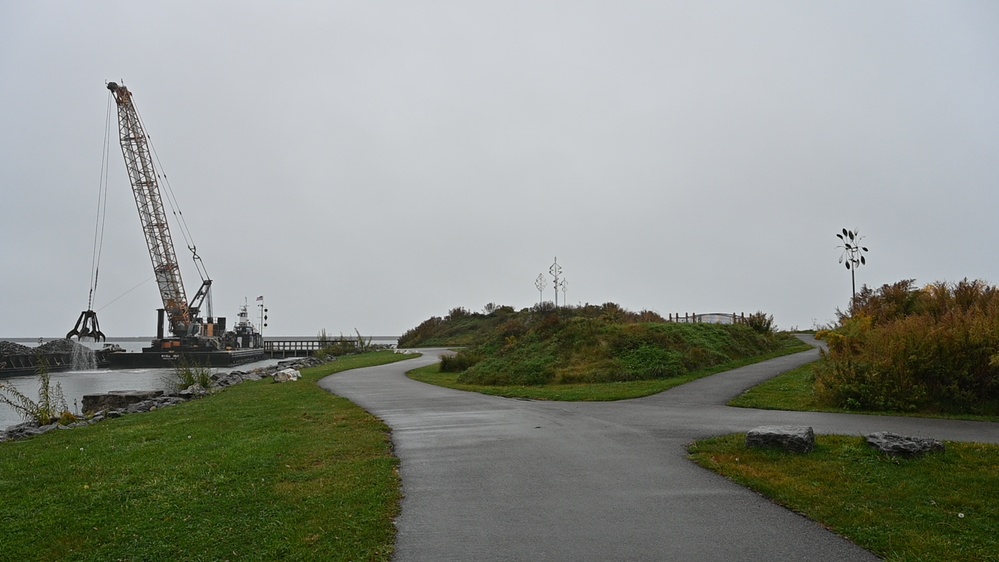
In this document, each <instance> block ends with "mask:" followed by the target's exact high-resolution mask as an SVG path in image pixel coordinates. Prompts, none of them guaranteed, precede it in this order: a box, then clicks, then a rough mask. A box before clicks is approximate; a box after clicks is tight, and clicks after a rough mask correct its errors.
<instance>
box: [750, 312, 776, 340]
mask: <svg viewBox="0 0 999 562" xmlns="http://www.w3.org/2000/svg"><path fill="white" fill-rule="evenodd" d="M746 325H747V326H749V327H750V328H752V329H753V331H755V332H758V333H761V334H766V335H770V334H773V333H774V317H773V315H772V314H766V313H765V312H762V311H760V312H754V313H753V314H750V315H749V316H747V317H746Z"/></svg>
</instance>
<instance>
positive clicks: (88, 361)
mask: <svg viewBox="0 0 999 562" xmlns="http://www.w3.org/2000/svg"><path fill="white" fill-rule="evenodd" d="M71 368H72V369H73V370H74V371H95V370H97V353H96V352H95V351H94V350H93V349H90V348H89V347H87V346H85V345H80V344H77V345H74V346H73V362H72V367H71Z"/></svg>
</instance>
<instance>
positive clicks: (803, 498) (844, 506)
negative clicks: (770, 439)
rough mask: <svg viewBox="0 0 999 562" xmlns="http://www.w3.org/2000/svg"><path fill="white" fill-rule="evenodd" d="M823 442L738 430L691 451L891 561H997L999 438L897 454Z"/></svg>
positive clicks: (849, 442)
mask: <svg viewBox="0 0 999 562" xmlns="http://www.w3.org/2000/svg"><path fill="white" fill-rule="evenodd" d="M817 443H818V447H817V450H816V451H815V452H813V453H810V454H808V455H797V454H791V453H784V452H777V451H768V450H759V449H747V448H746V446H745V434H737V435H729V436H725V437H720V438H715V439H709V440H706V441H701V442H698V443H695V444H693V445H692V446H691V447H690V457H691V459H693V460H694V462H696V463H698V464H699V465H701V466H703V467H705V468H708V469H711V470H713V471H715V472H718V473H720V474H722V475H724V476H726V477H728V478H730V479H732V480H734V481H735V482H738V483H740V484H742V485H745V486H748V487H750V488H752V489H754V490H757V491H758V492H760V493H762V494H764V495H765V496H767V497H769V498H771V499H773V500H774V501H776V502H777V503H779V504H780V505H783V506H785V507H787V508H789V509H791V510H794V511H797V512H799V513H802V514H804V515H805V516H807V517H809V518H811V519H814V520H816V521H819V522H821V523H822V524H823V525H825V526H827V527H829V528H830V529H832V530H833V531H835V532H836V533H839V534H841V535H843V536H844V537H846V538H848V539H849V540H851V541H853V542H854V543H856V544H858V545H859V546H861V547H863V548H865V549H867V550H870V551H871V552H873V553H874V554H876V555H878V556H880V557H882V558H885V559H887V560H920V561H937V560H939V561H950V560H982V561H985V560H992V561H995V560H999V554H997V553H999V447H997V446H993V445H981V444H972V443H947V450H946V452H945V453H939V454H931V455H927V456H925V457H923V458H919V459H913V460H900V459H892V458H889V457H886V456H884V455H881V454H879V453H877V452H876V451H874V450H873V449H871V448H870V447H868V446H867V445H866V444H865V443H863V441H862V438H859V437H837V436H820V437H818V438H817Z"/></svg>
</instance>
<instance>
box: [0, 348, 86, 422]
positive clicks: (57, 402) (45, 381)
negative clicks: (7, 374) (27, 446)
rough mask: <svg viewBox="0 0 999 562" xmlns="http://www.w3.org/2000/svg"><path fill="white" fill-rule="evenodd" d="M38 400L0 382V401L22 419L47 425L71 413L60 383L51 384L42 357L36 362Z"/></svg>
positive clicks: (10, 385)
mask: <svg viewBox="0 0 999 562" xmlns="http://www.w3.org/2000/svg"><path fill="white" fill-rule="evenodd" d="M38 383H39V384H38V402H35V401H34V400H32V399H31V398H28V397H27V396H25V395H24V394H23V393H22V392H21V391H19V390H18V389H16V388H14V385H12V384H9V383H0V402H3V403H4V404H6V405H8V406H10V408H11V409H13V410H14V411H15V412H17V414H18V415H19V416H21V419H23V420H24V421H30V422H34V423H37V424H38V425H49V424H51V423H52V422H54V421H58V420H60V417H61V416H64V415H65V414H69V415H70V416H72V414H71V413H70V411H69V406H68V405H67V404H66V398H65V397H64V396H63V393H62V385H60V384H59V383H55V386H53V385H52V378H51V376H50V375H49V370H48V367H47V366H46V364H45V360H44V359H39V362H38Z"/></svg>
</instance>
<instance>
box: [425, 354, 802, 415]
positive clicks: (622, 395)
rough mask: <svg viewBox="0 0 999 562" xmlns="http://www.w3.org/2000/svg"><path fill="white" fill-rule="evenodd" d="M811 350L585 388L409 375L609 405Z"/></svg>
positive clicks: (482, 389) (430, 372)
mask: <svg viewBox="0 0 999 562" xmlns="http://www.w3.org/2000/svg"><path fill="white" fill-rule="evenodd" d="M808 349H811V347H810V346H809V345H808V344H805V343H802V342H798V343H797V344H794V345H789V346H788V347H785V348H784V349H781V350H780V351H776V352H773V353H769V354H767V355H762V356H758V357H752V358H748V359H741V360H738V361H731V362H728V363H725V364H724V365H716V366H714V367H710V368H707V369H701V370H698V371H694V372H691V373H687V374H685V375H680V376H676V377H670V378H662V379H650V380H637V381H623V382H605V383H584V384H544V385H485V384H468V383H461V382H459V381H458V379H459V377H460V375H461V374H460V373H442V372H440V365H439V364H436V365H428V366H426V367H422V368H420V369H415V370H413V371H410V372H409V373H407V375H408V376H409V377H410V378H412V379H414V380H418V381H420V382H425V383H429V384H434V385H437V386H443V387H447V388H453V389H456V390H465V391H469V392H479V393H481V394H489V395H492V396H503V397H506V398H522V399H529V400H560V401H566V402H579V401H609V400H627V399H629V398H641V397H642V396H651V395H653V394H658V393H660V392H663V391H665V390H669V389H671V388H674V387H677V386H680V385H682V384H686V383H688V382H691V381H694V380H697V379H699V378H703V377H706V376H708V375H713V374H716V373H720V372H723V371H728V370H731V369H735V368H738V367H742V366H745V365H751V364H753V363H759V362H761V361H765V360H767V359H773V358H774V357H781V356H783V355H790V354H792V353H798V352H801V351H807V350H808Z"/></svg>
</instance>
